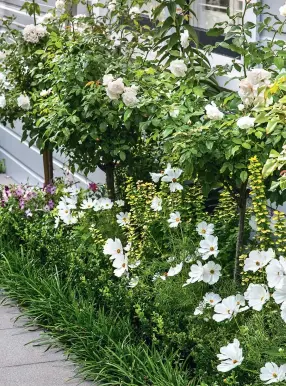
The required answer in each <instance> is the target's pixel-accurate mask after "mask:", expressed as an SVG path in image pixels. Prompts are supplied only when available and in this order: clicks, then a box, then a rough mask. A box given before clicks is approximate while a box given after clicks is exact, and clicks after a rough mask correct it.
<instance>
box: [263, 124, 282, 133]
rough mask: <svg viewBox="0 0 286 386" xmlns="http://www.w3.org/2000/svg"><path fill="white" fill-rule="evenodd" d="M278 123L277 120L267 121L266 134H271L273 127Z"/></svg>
mask: <svg viewBox="0 0 286 386" xmlns="http://www.w3.org/2000/svg"><path fill="white" fill-rule="evenodd" d="M278 123H279V122H277V121H270V122H268V123H267V127H266V134H271V133H272V132H273V131H274V130H275V128H276V126H277V125H278Z"/></svg>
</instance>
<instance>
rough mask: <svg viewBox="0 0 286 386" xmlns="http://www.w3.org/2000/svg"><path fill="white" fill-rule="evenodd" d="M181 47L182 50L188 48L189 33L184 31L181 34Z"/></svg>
mask: <svg viewBox="0 0 286 386" xmlns="http://www.w3.org/2000/svg"><path fill="white" fill-rule="evenodd" d="M180 37H181V46H182V47H183V48H188V47H189V32H188V31H187V30H185V31H184V32H182V33H181V35H180Z"/></svg>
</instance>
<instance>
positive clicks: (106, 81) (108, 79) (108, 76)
mask: <svg viewBox="0 0 286 386" xmlns="http://www.w3.org/2000/svg"><path fill="white" fill-rule="evenodd" d="M113 80H114V77H113V75H112V74H106V75H104V76H103V79H102V84H103V86H108V84H109V83H110V82H113Z"/></svg>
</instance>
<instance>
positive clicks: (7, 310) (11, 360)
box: [0, 297, 94, 386]
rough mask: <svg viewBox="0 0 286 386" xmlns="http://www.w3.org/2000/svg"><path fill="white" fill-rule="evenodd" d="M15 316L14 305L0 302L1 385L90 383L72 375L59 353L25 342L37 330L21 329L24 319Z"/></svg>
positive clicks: (36, 335)
mask: <svg viewBox="0 0 286 386" xmlns="http://www.w3.org/2000/svg"><path fill="white" fill-rule="evenodd" d="M2 299H3V298H2ZM0 301H1V297H0ZM19 315H20V312H19V310H18V309H17V308H16V307H10V306H5V305H3V304H0V385H1V386H76V385H82V386H94V384H93V383H90V382H81V380H80V379H78V378H76V379H75V378H74V377H75V371H74V369H75V367H74V365H73V364H72V363H70V362H68V361H67V360H66V359H65V357H64V355H63V353H62V352H59V351H56V350H48V351H46V352H45V350H46V347H45V346H37V345H36V343H34V344H32V343H31V344H28V343H30V342H32V341H35V340H36V339H38V338H39V337H40V332H39V331H29V330H28V329H25V328H24V327H23V323H24V321H23V320H22V321H21V318H20V319H19V320H17V317H18V316H19Z"/></svg>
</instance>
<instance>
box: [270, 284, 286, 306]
mask: <svg viewBox="0 0 286 386" xmlns="http://www.w3.org/2000/svg"><path fill="white" fill-rule="evenodd" d="M273 299H274V300H275V302H276V303H277V304H281V303H285V304H286V283H284V284H283V286H282V287H281V288H277V289H276V290H275V292H274V293H273Z"/></svg>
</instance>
